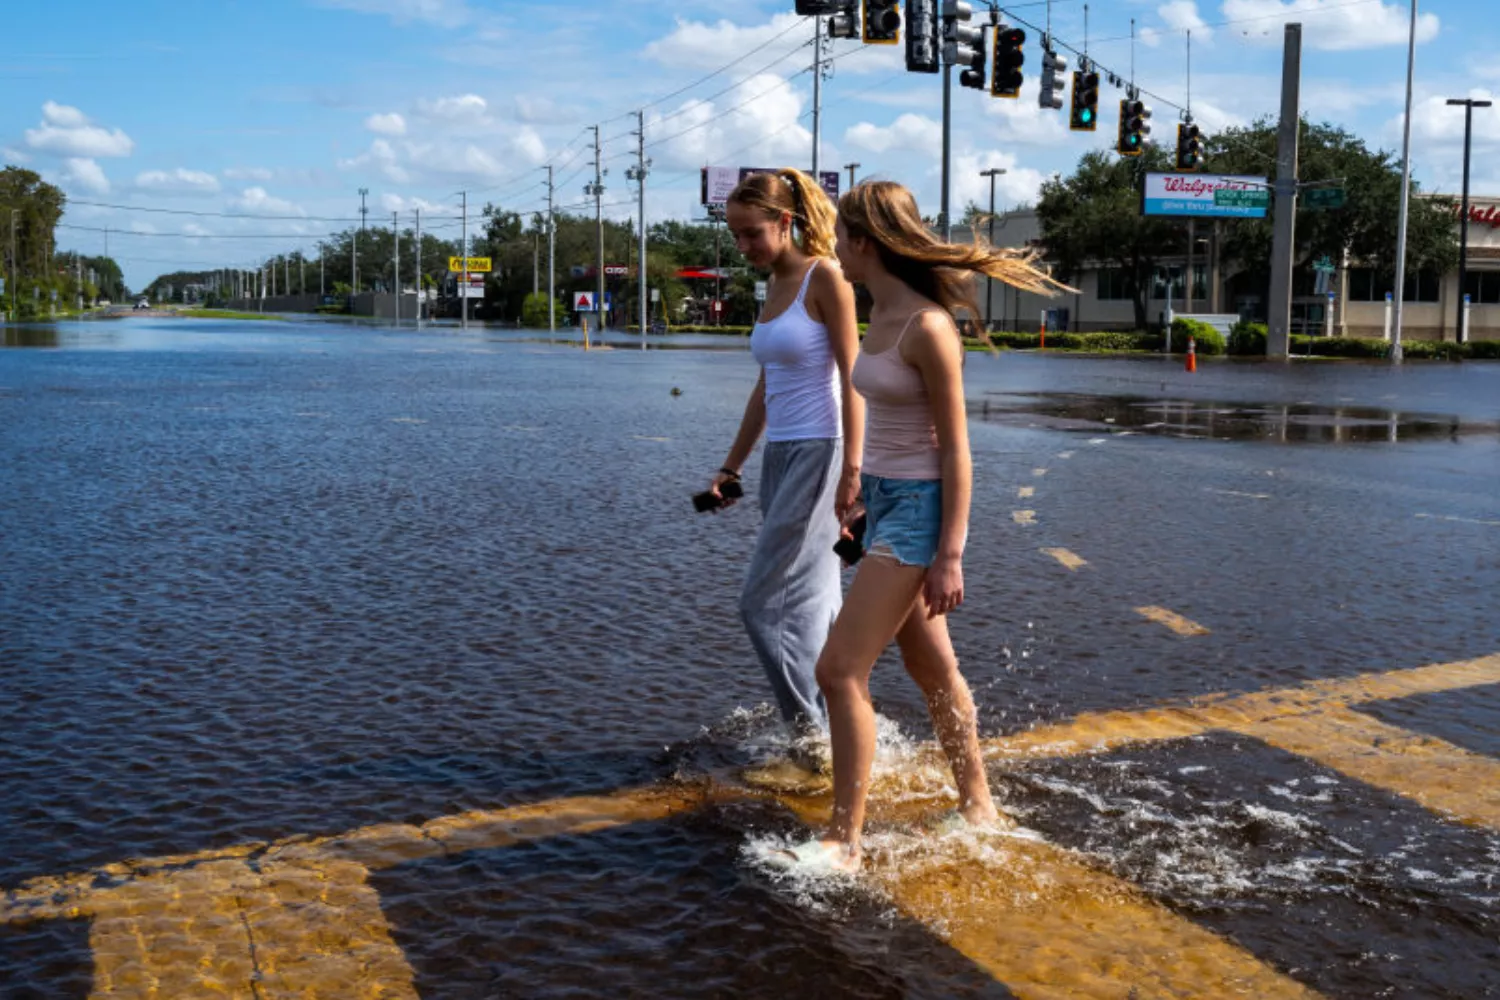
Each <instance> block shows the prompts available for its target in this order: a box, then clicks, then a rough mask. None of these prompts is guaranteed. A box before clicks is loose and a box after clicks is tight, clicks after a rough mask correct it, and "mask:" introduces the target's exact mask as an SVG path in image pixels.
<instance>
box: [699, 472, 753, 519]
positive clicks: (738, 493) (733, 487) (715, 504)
mask: <svg viewBox="0 0 1500 1000" xmlns="http://www.w3.org/2000/svg"><path fill="white" fill-rule="evenodd" d="M744 495H745V490H744V488H743V487H742V486H740V481H739V480H738V479H731V480H729V482H727V483H724V484H723V485H722V486H720V487H719V492H718V493H717V494H716V493H714V491H713V490H704V491H703V492H702V493H694V494H693V509H694V510H696V511H697V512H698V513H700V514H702V513H703V512H704V511H709V510H717V509H719V508H720V507H722V506H724V501H725V500H738V499H740V498H741V497H743V496H744Z"/></svg>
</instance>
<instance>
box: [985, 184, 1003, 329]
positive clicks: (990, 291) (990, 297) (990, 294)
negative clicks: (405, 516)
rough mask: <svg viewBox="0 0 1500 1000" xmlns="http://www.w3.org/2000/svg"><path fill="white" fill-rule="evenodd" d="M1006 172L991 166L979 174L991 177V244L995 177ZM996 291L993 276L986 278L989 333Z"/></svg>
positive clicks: (987, 327)
mask: <svg viewBox="0 0 1500 1000" xmlns="http://www.w3.org/2000/svg"><path fill="white" fill-rule="evenodd" d="M1003 173H1006V170H1005V168H1004V167H991V168H990V169H988V170H981V171H979V176H981V177H988V178H989V179H990V235H989V241H990V246H994V245H995V178H996V177H999V176H1000V175H1001V174H1003ZM994 292H995V282H994V279H993V278H986V279H985V280H984V330H985V332H986V333H988V332H989V331H990V330H991V329H992V328H993V327H994Z"/></svg>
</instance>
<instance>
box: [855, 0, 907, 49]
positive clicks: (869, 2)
mask: <svg viewBox="0 0 1500 1000" xmlns="http://www.w3.org/2000/svg"><path fill="white" fill-rule="evenodd" d="M864 4H865V39H864V40H865V44H867V45H895V44H896V43H898V42H900V41H901V5H900V3H898V2H897V0H864Z"/></svg>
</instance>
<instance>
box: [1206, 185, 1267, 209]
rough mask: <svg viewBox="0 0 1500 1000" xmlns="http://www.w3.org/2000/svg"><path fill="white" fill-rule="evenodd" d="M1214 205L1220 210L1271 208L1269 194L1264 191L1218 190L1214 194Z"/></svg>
mask: <svg viewBox="0 0 1500 1000" xmlns="http://www.w3.org/2000/svg"><path fill="white" fill-rule="evenodd" d="M1214 204H1215V205H1216V206H1218V207H1220V208H1269V207H1270V206H1271V192H1269V191H1265V190H1256V189H1251V190H1245V189H1239V190H1236V189H1234V188H1220V189H1219V190H1217V191H1215V192H1214Z"/></svg>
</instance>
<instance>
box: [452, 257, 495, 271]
mask: <svg viewBox="0 0 1500 1000" xmlns="http://www.w3.org/2000/svg"><path fill="white" fill-rule="evenodd" d="M448 270H449V271H452V272H453V273H454V274H462V273H463V272H464V271H468V272H469V273H470V274H488V273H489V272H490V259H489V258H488V257H470V258H469V264H468V266H467V267H465V266H464V258H462V257H449V258H448Z"/></svg>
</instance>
